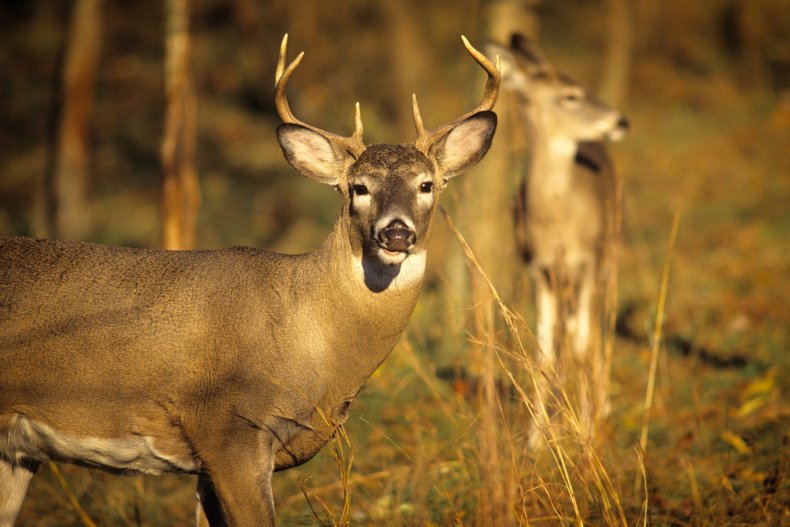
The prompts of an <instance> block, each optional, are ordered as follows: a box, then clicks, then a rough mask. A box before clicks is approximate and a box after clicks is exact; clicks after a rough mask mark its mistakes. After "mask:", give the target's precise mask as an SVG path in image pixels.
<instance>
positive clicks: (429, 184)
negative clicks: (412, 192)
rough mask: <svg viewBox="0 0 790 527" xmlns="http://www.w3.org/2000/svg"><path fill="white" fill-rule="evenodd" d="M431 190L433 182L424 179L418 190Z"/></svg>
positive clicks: (423, 191)
mask: <svg viewBox="0 0 790 527" xmlns="http://www.w3.org/2000/svg"><path fill="white" fill-rule="evenodd" d="M432 190H433V182H431V181H426V182H425V183H423V184H421V185H420V192H422V193H423V194H428V193H429V192H431V191H432Z"/></svg>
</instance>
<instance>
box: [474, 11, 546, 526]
mask: <svg viewBox="0 0 790 527" xmlns="http://www.w3.org/2000/svg"><path fill="white" fill-rule="evenodd" d="M536 4H537V1H535V0H501V1H498V2H494V3H492V4H491V5H490V7H489V8H488V12H487V34H488V37H489V38H490V39H492V40H495V41H498V42H500V43H502V44H505V45H507V44H508V43H509V41H510V35H511V34H512V33H514V32H521V33H523V34H525V35H526V36H528V37H532V38H535V37H536V35H537V31H538V21H537V16H536V15H535V13H534V8H535V6H536ZM516 102H517V101H516V100H515V99H514V98H513V96H512V95H510V94H509V93H507V92H504V91H500V94H499V99H498V101H497V105H496V108H495V110H496V114H497V117H498V127H497V131H496V136H495V138H494V142H493V144H492V147H491V149H490V150H489V152H488V154H487V155H486V157H485V159H484V160H483V161H482V162H481V164H480V166H479V168H478V169H477V170H476V171H475V172H476V174H474V175H472V174H470V175H469V176H467V177H466V178H465V179H464V182H465V184H466V189H465V195H466V199H465V200H464V206H463V207H462V209H461V210H462V212H463V217H464V221H463V225H464V230H465V231H466V232H467V234H468V236H469V239H470V243H471V245H472V248H473V250H474V252H475V254H476V255H477V257H478V259H479V261H480V263H481V265H482V267H483V269H485V272H486V274H487V275H488V277H489V278H490V279H491V280H492V282H493V283H494V286H495V287H496V288H497V290H498V291H499V293H500V295H502V296H503V298H506V299H510V298H512V297H513V295H514V294H517V293H518V291H517V289H518V288H517V287H514V283H517V280H516V279H515V277H516V276H518V275H519V274H520V271H519V268H520V265H519V263H518V260H517V258H516V256H515V248H514V243H515V235H514V231H513V220H512V215H511V213H510V211H511V210H512V199H513V189H514V186H515V181H516V180H517V179H518V177H520V175H521V168H520V167H521V165H522V162H521V160H522V159H523V152H520V150H521V149H522V148H523V139H519V137H522V138H523V132H522V129H523V126H519V123H518V112H517V111H516V106H515V104H516ZM471 291H472V305H474V306H475V307H474V309H473V311H472V316H473V328H474V330H473V331H474V338H473V341H474V342H475V345H474V348H473V356H472V360H473V361H474V362H475V363H476V368H475V369H476V370H477V371H476V372H475V373H476V374H477V375H479V376H480V378H481V383H480V393H479V400H480V426H479V428H478V431H477V441H478V448H479V451H480V456H481V463H480V466H481V489H480V493H481V495H480V502H481V507H480V508H479V513H478V518H477V524H479V525H490V526H498V525H511V524H513V511H514V510H515V500H516V491H517V485H516V483H515V482H514V481H512V480H511V479H510V475H511V474H512V467H511V466H510V460H511V454H510V448H511V445H510V444H509V443H510V439H511V438H510V437H509V433H510V431H509V426H508V423H506V422H503V421H502V420H503V418H505V415H503V412H502V408H503V406H502V404H501V401H500V400H499V394H498V393H497V382H496V379H497V374H498V372H499V371H500V368H499V363H498V361H497V358H496V349H497V346H498V345H502V344H505V345H507V343H506V342H505V343H503V342H502V341H501V340H499V339H501V337H502V332H501V331H500V330H501V329H502V327H501V326H500V324H499V323H498V322H497V321H498V320H501V319H500V318H499V317H498V316H497V307H496V305H495V302H494V299H493V296H492V294H491V292H490V290H489V288H488V286H487V284H486V283H485V282H484V280H483V279H482V278H481V277H480V276H479V275H478V274H476V273H474V272H473V273H472V280H471ZM516 432H519V431H516Z"/></svg>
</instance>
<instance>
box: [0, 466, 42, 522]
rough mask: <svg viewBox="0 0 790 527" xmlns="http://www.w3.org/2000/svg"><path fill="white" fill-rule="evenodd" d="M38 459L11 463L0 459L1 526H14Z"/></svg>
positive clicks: (36, 467)
mask: <svg viewBox="0 0 790 527" xmlns="http://www.w3.org/2000/svg"><path fill="white" fill-rule="evenodd" d="M38 466H39V462H38V461H30V462H28V463H25V464H17V465H11V464H10V463H9V462H7V461H5V460H3V459H0V527H13V525H14V522H15V521H16V517H17V515H18V514H19V509H21V508H22V502H23V501H25V494H27V486H28V484H30V480H31V478H32V477H33V475H34V474H35V473H36V470H37V469H38Z"/></svg>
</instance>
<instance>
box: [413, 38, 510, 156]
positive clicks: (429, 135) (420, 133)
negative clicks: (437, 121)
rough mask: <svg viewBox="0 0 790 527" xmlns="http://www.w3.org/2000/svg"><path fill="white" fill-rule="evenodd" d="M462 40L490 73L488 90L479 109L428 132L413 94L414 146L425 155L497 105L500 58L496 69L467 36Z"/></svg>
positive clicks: (487, 83)
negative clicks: (458, 127)
mask: <svg viewBox="0 0 790 527" xmlns="http://www.w3.org/2000/svg"><path fill="white" fill-rule="evenodd" d="M461 40H463V42H464V46H465V47H466V50H467V51H468V52H469V54H470V55H472V57H473V58H474V59H475V60H476V61H477V63H478V64H480V66H482V67H483V69H484V70H486V72H487V73H488V80H487V81H486V89H485V93H484V94H483V100H482V101H480V104H478V105H477V108H475V109H474V110H472V111H471V112H467V113H465V114H464V115H462V116H461V117H459V118H458V119H455V120H454V121H451V122H449V123H447V124H444V125H442V126H440V127H438V128H435V129H433V130H430V131H426V130H425V125H423V122H422V116H420V107H419V106H418V105H417V95H416V94H412V114H413V115H414V127H415V128H416V129H417V140H416V141H415V143H414V146H415V147H416V148H417V150H419V151H420V152H422V153H424V154H427V153H428V151H429V150H430V148H431V146H432V145H433V144H434V143H435V142H436V141H438V140H439V139H441V138H442V137H443V136H445V135H446V134H447V133H448V132H449V131H450V130H452V129H453V128H454V127H455V126H456V125H457V124H459V123H460V122H462V121H463V120H465V119H467V118H469V117H471V116H472V115H474V114H476V113H478V112H482V111H485V110H491V109H492V108H493V107H494V103H496V98H497V95H499V79H500V69H499V56H498V55H497V58H496V67H495V66H494V65H493V64H491V62H490V61H489V60H488V59H487V58H486V57H485V55H483V54H482V53H480V52H479V51H477V50H476V49H475V48H474V47H472V45H471V44H470V43H469V41H468V40H467V39H466V37H465V36H463V35H461Z"/></svg>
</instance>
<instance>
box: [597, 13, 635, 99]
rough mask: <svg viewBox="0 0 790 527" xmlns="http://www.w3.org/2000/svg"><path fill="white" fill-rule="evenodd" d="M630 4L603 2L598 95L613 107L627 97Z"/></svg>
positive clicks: (630, 20)
mask: <svg viewBox="0 0 790 527" xmlns="http://www.w3.org/2000/svg"><path fill="white" fill-rule="evenodd" d="M630 1H631V0H606V9H607V11H608V13H607V14H608V22H607V26H608V27H607V42H606V47H607V49H606V57H605V59H604V64H603V72H604V74H603V79H602V82H601V89H600V90H599V95H600V96H601V98H602V99H603V100H605V101H606V102H608V103H609V104H611V105H612V106H615V107H620V106H621V105H622V104H623V103H624V102H625V98H626V97H627V95H628V93H627V89H628V78H629V75H630V71H631V44H632V41H633V34H632V31H631V25H632V19H631V6H630Z"/></svg>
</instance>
